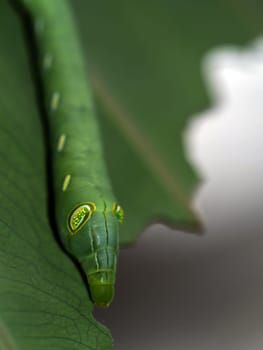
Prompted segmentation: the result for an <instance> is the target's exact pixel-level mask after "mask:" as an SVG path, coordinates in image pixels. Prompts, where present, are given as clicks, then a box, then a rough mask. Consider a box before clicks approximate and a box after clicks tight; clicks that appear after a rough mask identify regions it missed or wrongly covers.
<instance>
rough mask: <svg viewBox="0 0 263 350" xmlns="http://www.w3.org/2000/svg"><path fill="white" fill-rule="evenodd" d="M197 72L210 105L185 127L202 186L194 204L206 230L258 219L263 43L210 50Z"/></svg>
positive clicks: (261, 209) (262, 175) (262, 205)
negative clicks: (246, 217)
mask: <svg viewBox="0 0 263 350" xmlns="http://www.w3.org/2000/svg"><path fill="white" fill-rule="evenodd" d="M203 71H204V77H205V79H206V82H207V87H208V90H209V93H210V96H211V98H212V104H213V105H212V108H211V109H209V110H208V111H207V112H205V113H202V114H201V115H199V116H197V119H195V120H194V121H193V122H192V123H191V125H190V126H189V128H188V130H187V131H186V137H185V145H186V149H187V151H188V157H189V158H190V159H191V161H192V163H193V164H195V166H196V168H197V169H199V172H200V174H201V176H202V177H203V178H204V179H205V181H206V182H205V183H204V185H203V186H202V187H201V188H200V191H199V192H198V193H197V195H196V200H195V204H196V207H197V208H198V209H199V210H200V211H201V213H202V215H203V216H204V219H205V221H206V223H207V225H208V227H209V226H210V225H212V226H214V224H215V222H218V223H221V224H222V220H227V221H228V223H229V221H231V222H234V221H235V220H237V219H238V220H239V219H240V214H241V213H242V212H246V213H248V212H251V209H252V208H253V210H254V211H255V212H256V213H257V215H263V186H262V179H263V154H262V148H263V40H257V41H255V42H254V43H253V44H252V45H251V46H250V47H246V48H243V49H238V48H236V47H233V48H231V47H226V48H221V49H218V50H214V51H213V52H211V53H209V54H208V55H207V57H206V58H205V60H204V64H203ZM216 209H220V210H219V211H217V210H216ZM262 227H263V226H262Z"/></svg>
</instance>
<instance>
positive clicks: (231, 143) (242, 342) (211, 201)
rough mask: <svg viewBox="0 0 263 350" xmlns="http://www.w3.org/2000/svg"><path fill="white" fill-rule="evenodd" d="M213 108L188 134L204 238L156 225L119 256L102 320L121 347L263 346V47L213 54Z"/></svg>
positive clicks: (214, 349) (249, 349) (224, 349)
mask: <svg viewBox="0 0 263 350" xmlns="http://www.w3.org/2000/svg"><path fill="white" fill-rule="evenodd" d="M204 76H205V79H206V82H207V86H208V88H209V90H210V93H211V97H212V99H213V101H214V104H213V108H211V109H210V110H208V111H205V112H204V113H203V114H202V115H200V116H198V118H197V119H195V121H193V123H192V124H191V125H189V127H188V128H187V130H186V134H185V145H186V151H187V154H188V157H189V158H190V159H191V160H192V162H193V164H194V165H195V167H196V168H197V169H198V172H199V173H200V175H201V176H202V177H203V179H204V181H203V183H202V185H201V186H200V187H199V189H198V190H197V192H196V195H195V198H194V205H195V207H196V208H197V210H198V211H199V213H200V216H201V218H202V220H203V223H204V225H205V227H206V234H205V236H203V237H196V236H194V235H191V234H186V233H183V232H180V231H172V230H170V229H168V228H166V227H164V226H162V225H155V226H153V227H150V228H149V229H147V230H146V232H144V233H143V235H142V236H141V238H140V239H139V241H138V242H137V243H136V245H135V247H133V248H129V249H123V250H122V251H121V253H120V257H119V265H118V274H117V286H116V296H115V300H114V302H113V304H112V306H111V307H110V308H108V309H106V310H101V309H96V311H95V317H97V318H98V319H99V320H100V321H101V322H102V323H104V324H105V325H107V326H108V327H109V328H110V329H111V331H112V334H113V337H114V339H115V345H114V349H117V350H120V349H121V350H130V349H133V350H134V349H135V350H137V349H151V350H157V349H158V350H159V349H164V350H175V349H179V350H262V348H263V300H262V296H263V277H262V275H263V254H262V250H263V232H262V228H263V222H262V220H263V187H262V182H263V156H262V151H261V150H262V138H263V132H262V131H263V114H262V110H263V45H262V43H260V41H258V42H256V43H252V44H251V45H250V47H248V48H246V50H243V51H241V50H239V49H238V48H225V49H221V50H217V51H214V52H212V53H210V54H209V55H208V56H207V57H206V58H205V60H204Z"/></svg>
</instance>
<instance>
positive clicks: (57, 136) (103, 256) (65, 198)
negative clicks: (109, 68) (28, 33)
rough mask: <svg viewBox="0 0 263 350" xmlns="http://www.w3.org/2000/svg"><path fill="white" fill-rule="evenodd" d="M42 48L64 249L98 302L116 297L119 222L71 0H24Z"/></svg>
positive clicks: (105, 303)
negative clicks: (76, 264)
mask: <svg viewBox="0 0 263 350" xmlns="http://www.w3.org/2000/svg"><path fill="white" fill-rule="evenodd" d="M18 3H19V4H20V5H21V6H23V9H24V10H25V11H26V12H27V13H28V15H29V17H30V19H31V22H32V30H33V35H34V38H35V42H36V47H37V51H38V67H39V71H40V76H41V81H42V85H43V90H44V98H45V106H46V115H47V121H48V126H49V130H50V131H49V133H50V135H49V138H50V148H51V153H52V173H53V188H54V192H55V193H54V198H55V218H56V224H57V228H58V232H59V236H60V239H61V241H62V244H63V245H64V247H65V249H66V250H67V251H68V252H69V253H70V254H71V255H72V256H73V257H75V258H76V259H77V260H78V261H79V263H80V265H81V267H82V269H83V271H84V273H85V276H86V278H87V281H88V286H89V291H90V296H91V299H92V301H93V302H94V303H95V304H96V305H99V306H108V305H109V304H110V303H111V301H112V299H113V296H114V284H115V278H116V277H115V275H116V263H117V256H118V251H119V224H120V223H121V222H122V221H123V216H124V212H123V209H122V208H121V206H120V205H119V204H118V203H117V201H116V198H115V196H114V194H113V191H112V188H111V183H110V180H109V176H108V174H107V169H106V165H105V162H104V157H103V146H102V144H101V142H100V140H101V135H100V133H99V126H98V122H97V119H96V114H95V111H94V106H93V101H92V94H91V91H90V87H89V85H88V82H87V78H86V69H85V65H84V59H83V54H82V51H81V47H80V43H79V40H78V35H77V31H76V28H75V23H74V20H73V18H72V15H71V10H70V7H69V3H68V1H67V0H55V1H54V0H18Z"/></svg>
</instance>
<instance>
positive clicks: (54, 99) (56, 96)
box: [50, 91, 60, 112]
mask: <svg viewBox="0 0 263 350" xmlns="http://www.w3.org/2000/svg"><path fill="white" fill-rule="evenodd" d="M59 102H60V93H59V92H57V91H55V92H54V93H53V95H52V97H51V104H50V108H51V111H53V112H55V111H56V110H57V109H58V105H59Z"/></svg>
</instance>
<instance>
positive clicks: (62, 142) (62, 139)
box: [57, 134, 67, 152]
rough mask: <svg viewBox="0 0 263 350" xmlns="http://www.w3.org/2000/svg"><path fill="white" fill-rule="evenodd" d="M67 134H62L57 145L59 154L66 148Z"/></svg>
mask: <svg viewBox="0 0 263 350" xmlns="http://www.w3.org/2000/svg"><path fill="white" fill-rule="evenodd" d="M66 138H67V136H66V134H61V135H60V136H59V139H58V145H57V151H58V152H61V151H62V150H63V148H64V146H65V142H66Z"/></svg>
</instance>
